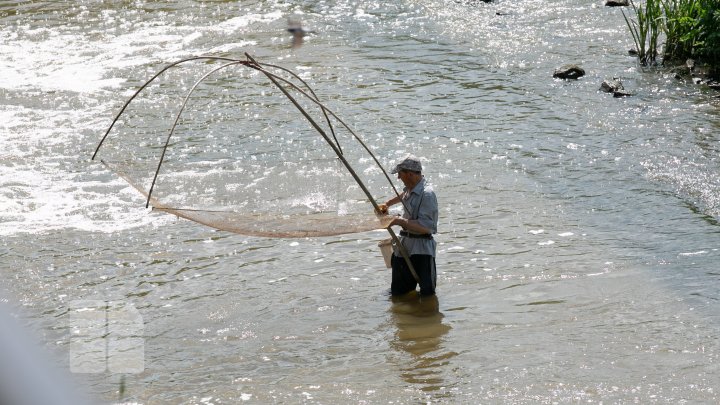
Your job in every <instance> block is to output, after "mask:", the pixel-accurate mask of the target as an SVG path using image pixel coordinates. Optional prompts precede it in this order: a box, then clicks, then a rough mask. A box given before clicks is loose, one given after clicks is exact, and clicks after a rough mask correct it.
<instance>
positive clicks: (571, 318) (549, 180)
mask: <svg viewBox="0 0 720 405" xmlns="http://www.w3.org/2000/svg"><path fill="white" fill-rule="evenodd" d="M293 15H294V16H300V18H302V20H303V24H304V26H305V27H306V28H307V29H308V30H314V31H317V34H315V35H311V36H308V37H306V40H305V43H304V44H303V46H302V47H300V48H297V49H295V50H293V49H291V48H290V39H291V38H290V36H289V34H288V33H287V32H286V31H285V29H286V24H287V17H288V16H293ZM0 20H2V24H0V27H2V28H0V44H1V45H0V55H2V58H0V70H2V72H3V75H1V76H2V77H0V94H2V97H1V98H0V118H2V119H1V120H0V121H1V123H0V130H1V131H2V136H1V137H0V173H1V176H0V237H1V238H2V245H0V269H1V271H0V277H2V285H3V286H5V287H6V288H7V289H8V290H9V293H8V294H7V296H8V297H12V298H8V300H10V301H11V303H16V304H18V305H22V306H23V307H24V309H25V311H26V312H27V314H28V316H29V318H30V323H31V324H32V325H33V326H35V327H37V328H39V329H41V330H43V331H44V333H45V335H44V337H43V339H44V340H45V341H46V342H47V344H48V345H49V346H50V347H51V348H52V349H54V350H55V351H56V352H58V353H59V354H60V356H61V358H62V359H65V361H68V353H69V352H70V351H71V344H72V339H73V338H72V336H71V334H70V331H69V328H68V323H67V316H68V315H67V314H68V308H72V306H73V302H75V301H78V300H99V301H119V302H124V303H128V304H132V305H133V306H134V307H135V308H137V310H138V312H139V314H140V315H141V316H142V318H143V321H144V332H143V343H144V355H145V358H144V359H145V362H144V371H143V372H142V373H138V374H126V375H124V380H123V381H124V383H123V384H124V390H123V394H122V397H121V398H119V397H118V387H119V385H120V380H121V376H120V375H118V374H117V373H112V372H105V373H97V374H82V375H78V376H77V377H80V379H81V380H82V381H83V385H84V386H85V387H87V388H88V389H89V390H90V391H92V392H94V393H95V394H96V395H97V396H98V397H100V398H102V399H103V400H106V401H120V402H139V403H147V404H150V403H178V402H187V403H207V402H214V403H234V402H239V401H243V400H249V401H255V402H298V401H307V402H311V403H313V402H317V403H344V402H353V403H354V402H362V401H365V402H369V403H389V402H394V403H417V402H419V401H420V402H427V401H437V402H445V403H488V402H489V403H551V402H601V401H602V402H609V403H612V402H640V403H649V402H655V401H656V402H662V403H678V402H680V401H683V400H685V401H690V402H697V403H714V402H717V401H718V393H717V387H716V381H717V380H718V371H717V370H718V368H717V367H718V350H719V348H718V344H717V339H716V336H717V334H718V325H719V324H720V319H719V318H718V315H717V314H718V313H720V312H718V299H720V296H718V292H717V291H718V289H717V283H718V282H720V279H719V276H718V272H717V270H716V263H717V260H718V233H717V212H718V211H717V207H718V204H717V201H718V196H719V195H720V193H719V192H718V187H717V181H716V180H714V179H715V178H717V167H718V165H717V156H718V154H717V151H718V146H717V142H718V140H717V136H716V135H715V134H716V133H717V129H718V127H719V126H720V118H719V117H718V103H717V98H716V94H713V93H708V92H706V90H704V89H702V88H698V87H695V86H692V85H689V84H686V83H683V82H679V81H677V80H676V79H674V78H672V77H669V76H668V75H666V74H662V73H657V72H643V71H642V70H641V69H639V68H638V66H637V65H636V61H635V60H634V59H633V58H631V57H629V56H627V49H628V48H630V46H631V40H630V38H629V37H628V36H627V34H626V32H625V26H624V21H623V19H622V16H621V14H620V12H619V10H617V9H612V8H607V7H603V6H602V5H601V4H600V3H598V4H587V2H582V1H578V0H564V1H560V2H554V3H552V4H548V3H547V2H539V1H533V0H527V1H520V2H510V1H503V0H498V1H496V2H494V3H490V4H486V3H484V2H473V1H467V2H450V3H449V4H448V2H438V1H420V2H407V4H405V3H397V4H395V3H380V2H370V1H360V2H346V1H337V2H320V3H317V4H302V5H288V4H286V3H282V2H253V1H251V2H239V3H238V2H206V3H196V2H189V1H187V2H186V1H178V2H174V3H173V4H172V5H168V4H166V3H163V2H132V3H127V2H123V3H117V4H115V3H113V4H110V3H108V2H82V3H79V4H77V5H68V4H62V5H60V3H55V2H33V4H32V7H31V5H25V4H23V3H20V4H19V5H14V4H13V5H0ZM243 52H249V53H251V54H252V55H254V57H256V58H258V59H259V60H261V61H265V62H268V63H277V64H280V65H282V66H285V67H287V68H290V69H293V70H295V71H296V72H298V73H301V74H302V77H303V79H305V80H308V81H309V82H310V83H311V85H312V86H313V88H314V89H315V90H316V91H317V92H318V94H319V95H320V97H321V98H323V100H326V101H327V103H328V106H329V107H330V108H332V109H333V110H334V111H337V112H338V113H339V114H340V116H341V117H342V118H343V119H345V120H347V121H348V123H349V124H350V125H351V126H352V127H353V128H354V129H356V130H357V131H358V132H359V133H360V134H361V135H362V136H364V137H365V139H366V140H368V141H369V143H370V144H371V145H372V147H373V150H374V151H375V152H376V153H377V154H378V155H379V157H380V159H381V160H382V161H383V163H385V164H386V165H387V166H388V167H389V166H390V164H391V162H392V161H394V160H396V159H398V158H400V157H403V156H404V155H405V154H407V153H413V154H415V155H418V156H422V157H424V158H426V159H427V160H426V165H425V166H426V175H427V177H428V179H429V180H430V181H432V182H433V183H434V184H435V189H436V190H437V193H438V197H439V200H440V204H441V224H440V234H439V235H438V236H437V239H438V242H439V251H438V270H439V289H438V292H439V296H438V302H427V301H426V302H423V303H422V304H421V305H419V304H418V303H416V302H408V301H404V300H395V301H392V300H390V299H389V297H388V296H387V295H386V291H387V289H388V287H389V279H390V274H389V271H387V270H386V269H385V268H384V263H383V259H382V257H381V256H380V252H379V251H378V249H377V242H378V241H379V240H380V239H383V238H385V237H386V233H385V232H381V231H378V232H368V233H362V234H353V235H347V236H343V237H339V238H315V239H297V240H291V239H269V238H268V239H265V238H256V237H245V236H240V235H234V234H229V233H224V232H217V231H214V230H212V229H210V228H207V227H203V226H200V225H197V224H194V223H191V222H188V221H185V220H179V219H176V218H174V217H172V216H169V215H163V214H161V213H158V212H150V211H148V210H146V209H145V208H144V199H143V198H142V197H141V196H139V195H138V194H137V193H136V192H135V191H134V190H133V189H131V188H130V187H128V186H127V185H126V184H125V183H124V182H123V181H121V180H118V179H117V178H116V176H115V175H113V174H112V173H111V172H109V171H108V170H106V169H105V168H104V167H103V166H102V165H100V164H97V163H92V162H90V161H89V158H90V156H91V154H92V151H93V150H94V148H95V146H96V143H97V142H98V141H99V139H100V137H101V136H102V134H103V132H104V130H105V129H106V128H107V126H108V125H109V123H110V121H111V120H112V117H113V116H114V114H116V113H117V111H118V109H119V108H120V107H121V106H122V103H123V102H124V101H125V99H126V98H127V97H129V96H130V95H131V94H132V91H133V90H134V89H135V88H136V87H137V86H139V85H140V84H141V83H142V82H143V81H144V80H145V79H147V78H148V77H149V76H150V75H151V74H153V73H154V72H156V71H157V70H158V69H160V68H161V67H162V66H164V65H165V64H166V63H168V62H171V61H174V60H177V59H180V58H183V57H187V56H191V55H198V54H204V53H213V54H222V55H227V56H232V57H237V58H241V57H243ZM565 63H579V64H582V65H583V67H584V68H585V70H586V71H587V75H586V76H585V77H583V78H582V79H581V80H578V81H572V82H564V81H556V80H553V79H552V77H551V76H552V71H553V70H554V69H555V68H556V67H559V66H560V65H562V64H565ZM199 70H202V69H199ZM175 73H176V75H175V76H172V77H173V79H172V81H171V82H170V83H169V86H173V85H174V86H177V88H176V90H177V89H179V91H177V92H176V93H172V92H170V93H168V94H164V95H161V96H162V97H161V98H159V99H160V100H161V102H158V103H155V104H152V103H148V104H145V105H143V108H141V109H140V110H139V114H136V115H135V116H133V118H132V119H129V120H126V121H125V122H123V125H125V127H124V128H125V129H124V131H125V133H126V134H133V133H134V132H133V131H138V130H137V129H136V128H143V129H148V128H153V129H157V130H158V131H160V133H158V134H148V135H147V139H146V140H145V141H146V142H150V141H151V140H152V139H154V137H156V136H157V137H162V136H163V131H165V130H166V128H168V127H169V125H170V123H171V120H172V119H173V118H174V113H175V110H174V108H175V107H176V106H177V103H176V98H178V97H182V95H183V91H182V90H183V88H185V89H187V88H189V86H191V85H192V83H193V82H194V80H195V79H196V77H195V76H192V77H191V76H188V77H184V76H183V75H182V74H181V72H180V71H177V72H175ZM612 77H619V78H620V79H621V80H622V81H623V83H624V85H625V87H626V89H628V90H629V91H631V92H632V93H633V94H634V96H633V97H629V98H624V99H614V98H613V97H612V96H610V95H608V94H605V93H602V92H598V88H599V86H600V83H601V82H602V81H603V80H605V79H608V78H612ZM220 83H221V85H222V86H225V87H223V88H225V89H233V88H237V86H241V85H243V83H245V82H237V83H233V82H232V76H231V77H230V78H223V80H222V81H221V82H220ZM212 86H213V85H209V87H208V89H211V88H212ZM167 88H169V87H167ZM158 89H159V90H162V91H165V89H166V88H165V87H163V88H160V87H159V88H158ZM159 93H162V92H159ZM171 93H172V94H171ZM206 94H210V93H206ZM203 97H206V98H203V99H201V100H200V101H202V102H207V103H208V104H207V105H210V106H211V107H212V114H206V115H197V116H196V117H197V118H198V119H197V120H196V121H192V122H187V123H186V125H187V128H192V130H193V131H195V132H194V133H192V134H191V136H190V137H189V138H190V139H189V141H188V142H189V143H188V144H186V145H185V146H184V148H179V149H177V151H178V152H177V153H179V155H178V156H179V157H182V158H187V159H190V160H191V164H189V165H187V166H186V167H183V170H178V172H177V173H183V175H185V174H187V175H188V178H192V176H193V175H200V174H202V175H205V174H206V173H211V174H212V173H213V172H212V170H213V168H211V167H208V165H207V164H206V163H205V162H204V161H202V160H201V157H202V155H203V145H219V144H222V146H223V147H222V148H219V149H217V150H214V153H216V154H217V156H215V155H213V158H217V159H218V160H217V162H219V164H229V165H232V164H235V165H238V167H241V166H242V165H241V162H235V161H233V160H232V159H228V158H225V160H223V157H222V156H221V155H222V152H223V151H225V150H228V151H230V152H232V149H231V148H232V147H233V145H236V146H237V143H235V142H233V140H232V138H230V137H228V133H227V132H223V130H222V125H227V127H228V128H234V127H237V126H239V125H243V122H242V118H243V117H242V116H241V114H239V113H238V111H239V109H238V108H237V106H235V105H232V102H231V101H230V99H231V97H224V96H223V97H221V96H218V98H217V99H216V100H214V99H212V98H211V97H208V96H207V95H205V96H203ZM276 102H279V101H276ZM166 110H167V111H166ZM143 113H144V114H145V116H143ZM258 119H262V117H261V116H260V117H258ZM222 120H226V121H222ZM223 122H226V124H223ZM260 123H262V122H260ZM212 124H218V126H217V127H215V129H211V128H213V127H212ZM274 128H279V127H272V128H270V129H268V131H271V130H272V129H274ZM204 131H205V132H204ZM213 131H215V132H213ZM293 131H295V133H299V132H298V131H300V129H293ZM206 132H207V133H210V134H211V135H212V136H213V138H210V137H207V136H203V135H207V133H206ZM134 134H135V135H142V134H141V133H139V132H136V133H134ZM282 135H283V136H288V134H282ZM128 136H129V135H128ZM141 141H142V140H140V141H138V142H141ZM268 145H269V144H268V143H257V144H248V146H249V147H253V148H259V149H262V148H265V147H267V146H268ZM328 152H329V151H328ZM230 154H231V153H230ZM193 159H197V160H193ZM354 163H355V164H356V165H357V166H356V167H357V168H359V169H360V170H364V169H366V168H367V167H368V165H367V162H362V161H359V162H354ZM215 170H217V169H215ZM327 176H328V171H323V170H318V171H317V176H316V178H314V179H312V180H314V181H317V182H323V181H325V179H326V177H327ZM178 179H180V178H178ZM245 180H249V179H238V180H237V184H240V183H241V181H245ZM173 181H174V180H173ZM189 188H194V189H196V190H206V189H211V190H218V189H219V188H218V187H215V186H206V185H199V186H195V185H192V187H189ZM229 190H230V191H233V190H235V189H233V188H232V187H229ZM309 196H310V197H311V198H309V199H304V200H303V199H300V200H299V201H298V203H299V204H300V205H302V204H306V205H307V204H321V203H323V201H325V200H323V198H324V197H326V195H325V194H309ZM212 197H213V195H209V196H203V198H207V199H208V200H212ZM386 197H387V196H378V198H386ZM3 294H5V293H3ZM3 297H5V295H3ZM436 307H437V308H438V309H436ZM62 365H65V364H62ZM68 369H69V366H68Z"/></svg>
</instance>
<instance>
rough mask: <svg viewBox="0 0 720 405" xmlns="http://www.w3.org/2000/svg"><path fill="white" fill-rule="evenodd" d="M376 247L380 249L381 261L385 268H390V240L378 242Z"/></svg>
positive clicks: (391, 250)
mask: <svg viewBox="0 0 720 405" xmlns="http://www.w3.org/2000/svg"><path fill="white" fill-rule="evenodd" d="M378 246H379V247H380V252H382V255H383V259H385V267H387V268H388V269H389V268H390V267H392V265H391V264H390V259H391V258H392V254H393V247H392V239H383V240H381V241H380V242H378Z"/></svg>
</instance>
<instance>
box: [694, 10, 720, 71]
mask: <svg viewBox="0 0 720 405" xmlns="http://www.w3.org/2000/svg"><path fill="white" fill-rule="evenodd" d="M703 11H704V13H703V14H702V15H701V16H700V22H699V25H700V33H699V35H698V41H697V47H698V49H697V54H698V56H699V57H700V58H703V59H704V61H705V62H706V63H708V64H710V65H711V66H713V67H714V68H715V70H716V71H720V2H718V1H717V0H704V1H703ZM717 73H720V72H717Z"/></svg>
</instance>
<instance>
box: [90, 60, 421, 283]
mask: <svg viewBox="0 0 720 405" xmlns="http://www.w3.org/2000/svg"><path fill="white" fill-rule="evenodd" d="M245 56H246V57H247V60H241V59H233V58H227V57H222V56H194V57H190V58H186V59H182V60H179V61H176V62H173V63H171V64H169V65H167V66H165V67H164V68H162V69H161V70H160V71H158V72H157V73H155V75H153V76H152V77H151V78H150V79H149V80H147V81H146V82H145V83H144V84H143V85H141V86H140V88H138V90H136V91H135V93H134V94H133V95H132V96H131V97H130V98H129V99H128V100H127V101H126V102H125V104H124V105H123V106H122V108H121V109H120V111H119V112H118V114H117V115H116V116H115V118H114V119H113V121H112V123H111V124H110V126H109V127H108V129H107V131H105V134H104V135H103V137H102V139H101V140H100V142H99V143H98V145H97V147H96V148H95V152H94V153H93V155H92V158H91V160H94V159H95V158H96V156H97V154H98V152H99V151H100V148H101V147H102V145H103V144H104V142H105V140H106V139H107V137H108V136H109V134H110V131H112V129H113V127H114V126H115V124H116V123H117V121H118V120H119V119H120V117H121V116H122V114H123V113H124V112H125V110H126V109H127V107H128V106H129V105H130V103H131V102H132V101H133V100H134V99H135V98H136V97H137V96H138V95H139V94H140V93H141V92H142V91H143V90H144V89H145V88H146V87H147V86H148V85H149V84H150V83H152V82H153V81H154V80H155V79H157V78H158V77H160V76H161V75H162V74H163V73H165V72H166V71H167V70H169V69H171V68H173V67H175V66H178V65H181V64H184V63H187V62H194V61H199V60H213V61H224V62H226V63H224V64H223V65H222V66H219V67H217V68H214V69H212V70H210V71H208V72H207V73H205V74H204V75H203V76H202V77H200V79H198V80H197V81H196V82H195V83H194V84H193V86H192V87H191V88H190V90H189V91H188V93H187V94H186V96H185V99H184V100H183V103H182V104H181V106H180V109H179V111H178V112H177V114H176V116H175V120H174V122H173V124H172V127H171V128H170V131H169V133H168V136H167V137H166V139H165V144H164V145H163V149H162V153H161V155H160V159H159V161H158V165H157V168H156V170H155V174H154V176H153V181H152V183H151V185H150V189H149V191H148V195H147V200H146V203H145V207H146V208H147V207H149V206H150V201H151V199H152V192H153V189H154V187H155V183H156V182H157V178H158V175H159V173H160V169H161V167H162V164H163V162H164V159H165V153H166V151H167V149H168V147H169V145H170V139H171V137H172V135H173V134H174V133H175V129H176V128H177V124H178V122H179V121H180V116H181V115H182V113H183V111H184V109H185V107H186V105H187V102H188V100H189V99H190V96H191V95H192V94H193V92H194V91H195V89H196V88H197V87H198V86H199V85H200V83H201V82H202V81H204V80H205V79H207V78H208V77H210V76H211V75H212V74H214V73H216V72H218V71H220V70H223V69H225V68H228V67H231V66H237V65H241V66H245V67H248V68H251V69H254V70H257V71H259V72H261V73H262V74H264V75H265V77H267V78H268V80H270V82H272V84H273V85H275V86H276V87H277V88H278V89H279V90H280V91H281V92H282V93H283V95H285V97H287V99H288V100H289V101H290V102H291V103H292V104H293V105H294V106H295V107H296V108H297V109H298V110H299V111H300V113H301V114H302V115H303V116H304V117H305V119H306V120H307V121H308V122H309V123H310V125H311V126H312V127H313V128H314V129H315V130H316V131H318V133H319V134H320V135H321V136H322V137H323V139H325V141H326V142H327V143H328V145H329V146H330V147H331V148H332V150H333V152H335V154H336V155H337V157H338V158H339V159H340V161H341V162H342V163H343V165H344V166H345V168H346V169H347V170H348V172H349V173H350V175H351V176H352V177H353V179H354V180H355V182H356V183H357V184H358V186H359V187H360V188H361V189H362V191H363V193H365V195H366V196H367V198H368V200H369V201H370V203H371V204H372V206H373V208H374V209H375V211H376V212H379V205H378V203H377V202H376V201H375V199H374V197H373V196H372V194H371V193H370V190H368V188H367V187H366V186H365V184H364V183H363V182H362V180H361V179H360V177H359V176H358V175H357V173H356V172H355V170H354V169H353V168H352V166H351V165H350V163H349V162H348V161H347V159H345V157H344V155H343V151H342V148H341V146H340V143H339V141H338V139H337V136H336V134H335V130H334V128H333V126H332V123H331V121H330V117H333V118H334V119H335V120H337V122H339V123H340V125H341V126H342V127H343V128H345V129H346V130H347V131H348V132H349V133H350V134H351V135H352V137H353V138H354V139H355V140H356V141H357V142H358V143H359V144H360V145H361V146H362V147H363V149H364V150H365V151H366V152H367V153H368V155H370V157H371V158H372V159H373V161H374V162H375V164H376V165H377V167H378V168H379V169H380V170H381V171H382V173H383V175H384V176H385V179H386V180H387V181H388V183H389V184H390V186H391V187H392V189H393V191H394V192H395V194H396V195H397V196H399V195H400V193H399V192H398V190H397V188H396V187H395V184H394V183H393V181H392V179H391V178H390V176H389V175H388V173H387V171H386V170H385V169H384V168H383V166H382V164H380V161H379V160H378V158H377V156H375V154H374V153H373V152H372V151H371V150H370V148H369V147H368V145H367V144H366V143H365V142H364V141H363V140H362V138H360V136H359V135H358V134H357V133H355V131H353V130H352V129H351V128H350V126H349V125H347V124H346V123H345V121H343V120H342V119H341V118H340V117H339V116H338V115H337V114H335V113H334V112H333V111H332V110H330V109H329V108H327V107H326V106H325V105H324V104H323V103H322V102H321V101H320V100H319V98H318V97H317V95H316V94H315V92H314V91H313V90H312V88H311V87H310V86H309V85H308V84H307V83H306V82H305V81H304V80H303V79H301V78H300V77H299V76H298V75H297V74H295V73H294V72H292V71H290V70H289V69H286V68H283V67H281V66H277V65H271V64H264V63H258V62H257V61H256V60H255V59H254V58H253V57H252V56H250V55H249V54H247V53H246V54H245ZM267 68H271V69H278V70H281V71H283V72H285V73H287V74H289V75H291V76H292V77H293V78H294V79H296V80H298V81H299V82H300V83H301V84H302V85H303V86H304V87H305V88H306V90H303V89H302V88H300V87H299V86H298V85H296V84H295V83H293V82H291V81H290V80H288V79H286V78H283V77H281V76H279V75H277V74H275V73H273V72H270V71H269V70H268V69H267ZM286 87H287V88H286ZM288 88H289V89H291V90H294V91H296V92H298V93H299V94H300V95H302V96H303V97H305V98H306V99H307V100H309V101H311V102H312V103H314V104H315V105H317V107H319V108H320V110H321V111H322V113H323V116H324V118H325V120H326V123H327V125H328V127H329V129H330V132H331V135H332V139H331V137H330V136H329V135H328V134H327V133H326V132H325V130H323V128H322V127H321V126H320V125H319V124H318V123H317V122H316V121H315V120H314V119H313V118H312V117H311V116H310V114H309V113H308V112H307V111H306V110H305V109H304V108H303V107H302V106H301V105H300V104H299V103H298V101H297V100H296V99H295V98H294V97H293V96H292V95H291V94H290V92H289V91H288ZM400 201H401V202H402V204H403V206H405V202H404V201H402V199H400ZM405 208H406V209H407V206H405ZM387 230H388V232H389V234H390V236H391V238H392V240H393V242H394V243H395V244H396V245H397V246H398V250H399V251H400V253H401V254H402V256H403V258H404V259H405V262H406V263H407V265H408V268H409V269H410V272H411V273H412V275H413V277H414V278H415V279H416V280H417V281H419V277H418V275H417V273H416V272H415V269H414V267H413V265H412V263H411V262H410V256H409V255H408V253H407V251H406V250H405V248H404V247H403V246H402V244H401V243H400V240H399V239H398V237H397V235H396V234H395V232H394V231H393V230H392V228H390V227H388V228H387Z"/></svg>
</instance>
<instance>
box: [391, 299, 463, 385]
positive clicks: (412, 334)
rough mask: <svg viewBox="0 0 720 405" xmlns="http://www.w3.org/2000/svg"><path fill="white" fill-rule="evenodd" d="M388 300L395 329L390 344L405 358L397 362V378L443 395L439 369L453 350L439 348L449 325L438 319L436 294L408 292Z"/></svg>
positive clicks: (438, 310)
mask: <svg viewBox="0 0 720 405" xmlns="http://www.w3.org/2000/svg"><path fill="white" fill-rule="evenodd" d="M391 301H392V306H391V307H390V312H391V314H392V321H393V323H394V324H395V327H396V328H397V330H396V332H395V335H394V339H393V340H392V341H391V342H390V345H391V347H393V348H394V349H396V350H397V351H398V353H400V354H401V355H403V356H401V358H402V359H406V361H404V362H403V363H402V364H401V365H400V371H401V374H400V376H401V378H402V379H403V380H404V381H406V382H407V383H409V384H412V385H413V386H414V387H417V388H419V389H420V390H421V391H423V392H425V393H428V394H432V395H433V396H441V397H442V396H444V394H447V392H448V391H447V389H448V388H449V387H448V386H447V385H446V382H445V380H444V378H443V371H444V370H445V369H446V366H447V365H448V364H449V363H450V359H452V358H453V357H455V356H456V355H457V353H455V352H451V351H443V350H442V349H443V337H444V336H445V335H446V334H447V333H448V332H449V331H450V329H451V327H450V325H447V324H445V323H443V321H442V320H443V318H444V315H443V314H442V312H440V304H439V301H438V298H437V296H431V297H421V296H419V295H418V294H416V293H415V292H411V293H409V294H408V295H404V296H401V297H392V298H391ZM404 354H409V355H410V356H409V358H408V357H407V356H404Z"/></svg>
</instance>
